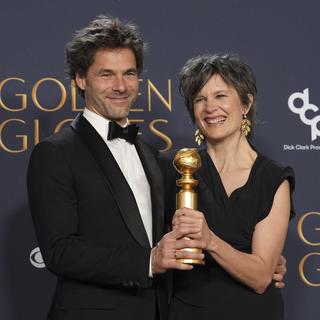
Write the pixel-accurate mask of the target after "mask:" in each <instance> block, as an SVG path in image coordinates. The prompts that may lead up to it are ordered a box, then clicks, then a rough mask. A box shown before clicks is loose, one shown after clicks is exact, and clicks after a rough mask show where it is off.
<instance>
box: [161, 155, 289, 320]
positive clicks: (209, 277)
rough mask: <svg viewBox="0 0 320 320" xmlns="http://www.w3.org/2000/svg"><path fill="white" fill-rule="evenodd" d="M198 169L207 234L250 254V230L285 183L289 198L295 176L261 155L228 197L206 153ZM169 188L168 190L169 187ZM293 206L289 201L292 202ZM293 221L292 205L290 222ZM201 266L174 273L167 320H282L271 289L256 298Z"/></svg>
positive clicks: (213, 267)
mask: <svg viewBox="0 0 320 320" xmlns="http://www.w3.org/2000/svg"><path fill="white" fill-rule="evenodd" d="M199 153H200V156H201V160H202V167H201V169H200V170H199V171H198V172H197V173H195V174H194V177H195V178H196V179H198V180H199V186H198V187H197V192H198V210H199V211H202V212H203V213H204V215H205V217H206V220H207V223H208V225H209V228H210V229H212V230H213V231H214V232H215V233H216V234H217V236H219V237H220V238H222V239H223V240H225V241H226V242H228V243H229V244H230V245H232V246H233V247H234V248H235V249H237V250H239V251H242V252H246V253H251V242H252V236H253V232H254V228H255V225H256V224H257V223H258V222H259V221H261V220H262V219H264V218H265V217H266V216H267V215H268V214H269V212H270V210H271V207H272V204H273V198H274V195H275V193H276V191H277V189H278V187H279V186H280V184H281V183H282V182H283V181H284V180H285V179H287V180H288V181H289V183H290V190H291V193H292V192H293V189H294V172H293V170H292V169H291V168H290V167H282V166H280V165H279V164H277V163H276V162H274V161H272V160H270V159H268V158H267V157H265V156H263V155H262V154H259V153H258V156H257V158H256V160H255V162H254V164H253V166H252V169H251V172H250V175H249V178H248V181H247V182H246V184H245V185H243V186H242V187H240V188H238V189H236V190H235V191H233V192H232V194H231V195H230V197H228V196H227V194H226V191H225V189H224V186H223V184H222V181H221V179H220V176H219V173H218V171H217V169H216V168H215V166H214V164H213V162H212V160H211V158H210V156H209V155H208V154H207V152H206V150H205V149H202V150H200V152H199ZM169 167H171V165H170V166H168V163H167V166H166V170H165V172H164V173H165V179H166V190H167V194H166V197H167V199H166V200H167V203H168V206H167V212H169V213H171V214H169V216H168V217H167V219H168V222H169V221H171V219H172V213H174V205H175V204H174V202H175V198H174V196H175V192H176V191H177V190H174V189H175V187H174V184H175V182H174V180H175V179H176V178H177V175H176V173H174V171H173V170H171V169H170V168H169ZM172 186H173V187H172ZM291 202H292V201H291ZM293 215H294V211H293V206H292V204H291V214H290V217H292V216H293ZM205 262H206V264H205V266H195V268H194V269H193V270H192V271H174V274H173V286H172V298H171V303H170V319H172V320H180V319H181V320H182V319H183V320H188V319H190V320H191V319H192V320H198V319H199V320H200V319H201V320H206V319H208V320H209V319H210V320H220V319H221V320H222V319H223V320H235V319H240V320H258V319H259V320H281V319H283V317H284V316H283V300H282V296H281V290H280V289H277V288H276V287H275V286H274V283H271V284H270V286H269V287H268V288H267V290H266V291H265V293H263V294H257V293H255V292H254V291H253V290H252V289H250V288H249V287H247V286H245V285H243V284H242V283H240V282H239V281H237V280H236V279H234V278H233V277H231V276H230V275H229V274H228V273H227V272H226V271H224V269H223V268H221V267H220V266H219V265H218V264H217V263H216V262H215V260H214V259H213V258H212V257H211V256H210V255H208V254H207V255H206V257H205Z"/></svg>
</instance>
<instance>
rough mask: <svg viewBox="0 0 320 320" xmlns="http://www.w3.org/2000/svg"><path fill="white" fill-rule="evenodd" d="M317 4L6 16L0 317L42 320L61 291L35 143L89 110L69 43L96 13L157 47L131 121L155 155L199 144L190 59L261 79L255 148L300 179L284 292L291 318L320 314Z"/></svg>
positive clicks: (47, 9)
mask: <svg viewBox="0 0 320 320" xmlns="http://www.w3.org/2000/svg"><path fill="white" fill-rule="evenodd" d="M319 10H320V4H319V2H318V1H308V0H305V1H298V0H295V1H293V0H291V1H289V0H287V1H270V0H269V1H249V0H224V1H213V0H211V1H209V0H207V1H206V0H198V1H187V0H184V1H173V0H171V1H167V0H162V1H150V0H149V1H137V0H136V1H132V0H113V1H112V0H107V1H98V0H90V1H88V2H87V1H74V0H69V1H60V0H55V1H48V0H41V1H40V0H39V1H32V0H28V1H16V0H10V1H8V0H7V1H6V0H3V1H2V3H1V12H0V39H1V47H0V157H1V158H0V159H1V169H0V174H1V177H0V178H1V179H0V183H1V213H0V237H1V238H0V246H1V247H0V248H1V249H0V318H1V319H5V320H16V319H19V320H20V319H23V320H24V319H32V320H41V319H45V316H46V313H47V310H48V307H49V304H50V299H51V295H52V292H53V287H54V277H53V276H52V275H50V274H49V272H48V271H47V270H46V268H45V266H44V264H43V261H42V258H41V254H40V253H39V249H38V244H37V241H36V239H35V235H34V231H33V226H32V222H31V219H30V213H29V208H28V203H27V194H26V183H25V176H26V169H27V164H28V159H29V156H30V153H31V150H32V148H33V147H34V145H35V144H36V143H37V142H38V141H39V140H41V139H43V138H44V137H46V136H48V135H50V134H52V133H53V132H54V131H57V130H59V129H60V128H61V127H63V126H64V125H66V124H67V123H68V121H69V119H72V118H74V117H75V115H76V114H77V113H78V112H79V111H81V109H82V107H83V102H82V100H81V99H80V98H79V97H77V96H76V93H75V90H74V87H73V86H72V83H70V81H69V80H68V79H67V77H66V75H65V68H66V66H65V63H64V47H65V44H66V42H68V41H69V40H70V39H71V37H72V34H73V33H74V31H75V30H78V29H80V28H82V27H83V26H85V25H87V24H88V22H89V21H90V20H92V19H93V18H94V17H95V16H96V15H98V14H111V15H114V16H118V17H120V18H122V19H127V20H132V21H134V22H135V23H136V24H138V25H139V26H140V30H141V33H142V35H143V37H144V39H145V40H146V41H147V42H148V43H149V50H148V52H147V54H146V59H145V69H144V71H143V73H142V76H141V90H140V92H141V95H140V97H139V99H138V101H137V102H136V104H135V106H134V109H133V110H132V112H131V114H130V119H131V120H132V121H135V122H138V123H139V125H140V126H141V129H142V137H143V138H144V139H145V140H146V141H148V142H150V143H151V144H154V145H155V146H156V147H157V148H158V149H159V150H165V149H171V148H180V147H183V146H192V145H193V131H194V129H193V126H192V125H191V123H190V120H189V118H188V115H187V113H186V111H185V109H184V105H183V100H182V98H181V97H180V96H179V93H178V87H177V76H178V73H179V69H180V68H181V66H182V65H183V64H184V62H185V61H186V60H187V59H188V58H189V57H191V56H194V55H197V54H200V53H206V52H220V51H229V52H237V53H239V54H240V55H241V56H243V57H244V58H245V59H246V60H247V61H248V62H249V64H250V65H251V66H252V67H253V69H254V70H255V73H256V76H257V81H258V91H259V93H258V112H259V124H258V125H257V126H256V128H255V136H254V140H253V143H254V145H255V146H256V148H258V149H259V150H261V151H262V152H264V153H265V154H266V155H267V156H269V157H271V158H274V159H276V160H277V161H278V162H280V163H282V164H288V165H291V166H292V167H293V168H294V169H295V172H296V181H297V186H296V191H295V194H294V201H295V209H296V212H297V216H296V218H295V219H294V220H293V221H292V222H291V223H290V228H289V233H288V240H287V243H286V248H285V252H284V254H285V256H286V257H287V260H288V274H287V277H286V288H285V289H284V290H283V293H284V297H285V306H286V308H285V309H286V319H287V320H300V319H303V320H311V319H316V318H318V317H319V293H320V247H319V246H320V236H319V231H320V206H319V188H320V179H319V178H320V173H319V163H320V162H319V155H320V131H319V130H320V125H319V122H320V111H319V108H318V106H320V90H319V89H320V86H319V69H320V59H319V56H320V42H319V29H320V19H319Z"/></svg>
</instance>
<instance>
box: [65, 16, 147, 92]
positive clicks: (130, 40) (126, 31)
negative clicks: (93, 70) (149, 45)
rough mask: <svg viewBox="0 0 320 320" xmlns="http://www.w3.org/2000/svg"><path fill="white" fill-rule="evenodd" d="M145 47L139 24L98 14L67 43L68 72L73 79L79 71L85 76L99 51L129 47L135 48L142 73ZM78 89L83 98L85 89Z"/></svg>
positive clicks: (138, 66)
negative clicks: (138, 27)
mask: <svg viewBox="0 0 320 320" xmlns="http://www.w3.org/2000/svg"><path fill="white" fill-rule="evenodd" d="M144 47H145V45H144V43H143V40H142V38H141V37H140V34H139V32H138V29H137V26H136V25H134V24H132V23H127V22H122V21H120V20H119V19H118V18H113V17H109V16H104V15H101V16H98V17H96V18H95V19H94V20H93V21H92V22H91V23H90V24H89V26H87V27H85V28H83V29H81V30H79V31H77V32H76V33H75V35H74V37H73V39H72V40H71V41H70V42H69V43H67V45H66V62H67V63H68V65H69V70H68V74H69V76H70V78H71V79H75V78H76V73H78V74H79V75H80V76H82V77H83V76H86V74H87V72H88V69H89V67H90V66H91V65H92V63H93V62H94V57H95V54H96V52H97V51H98V50H100V49H117V48H128V49H131V50H132V51H133V53H134V55H135V58H136V65H137V71H138V73H139V74H140V73H141V71H142V69H143V51H144ZM78 92H79V93H80V95H81V96H82V97H84V92H83V90H81V89H80V88H79V87H78Z"/></svg>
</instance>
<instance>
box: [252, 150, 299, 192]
mask: <svg viewBox="0 0 320 320" xmlns="http://www.w3.org/2000/svg"><path fill="white" fill-rule="evenodd" d="M258 160H259V163H260V166H258V169H257V170H258V176H259V178H260V179H261V182H262V183H263V184H264V185H267V186H268V185H269V186H274V187H278V186H279V185H280V184H281V182H282V181H284V180H288V181H289V184H290V189H291V192H292V191H293V190H294V186H295V174H294V170H293V168H292V167H291V166H288V165H284V164H282V163H280V162H278V161H277V160H274V159H271V158H269V157H267V156H265V155H264V154H262V153H258Z"/></svg>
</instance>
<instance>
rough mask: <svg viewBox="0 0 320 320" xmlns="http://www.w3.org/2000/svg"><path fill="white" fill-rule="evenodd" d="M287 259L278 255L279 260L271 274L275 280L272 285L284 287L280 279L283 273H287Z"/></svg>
mask: <svg viewBox="0 0 320 320" xmlns="http://www.w3.org/2000/svg"><path fill="white" fill-rule="evenodd" d="M286 265H287V260H286V258H285V257H284V256H280V258H279V261H278V263H277V266H276V269H275V271H274V274H273V280H275V283H274V285H275V286H276V287H277V288H280V289H281V288H284V286H285V283H284V282H283V281H282V280H283V278H284V276H285V274H286V273H287V267H286Z"/></svg>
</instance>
